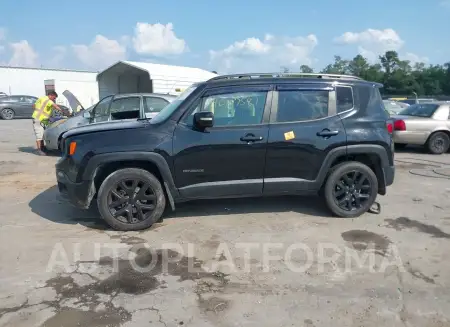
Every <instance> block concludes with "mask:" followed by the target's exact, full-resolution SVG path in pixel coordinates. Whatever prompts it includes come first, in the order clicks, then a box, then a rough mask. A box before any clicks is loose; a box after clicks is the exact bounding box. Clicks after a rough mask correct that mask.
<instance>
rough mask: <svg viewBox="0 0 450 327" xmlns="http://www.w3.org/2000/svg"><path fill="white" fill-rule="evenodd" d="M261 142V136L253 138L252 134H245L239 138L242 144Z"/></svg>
mask: <svg viewBox="0 0 450 327" xmlns="http://www.w3.org/2000/svg"><path fill="white" fill-rule="evenodd" d="M262 140H263V137H262V136H255V135H253V134H247V135H245V136H242V137H241V141H242V142H258V141H262Z"/></svg>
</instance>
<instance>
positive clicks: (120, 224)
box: [97, 168, 166, 231]
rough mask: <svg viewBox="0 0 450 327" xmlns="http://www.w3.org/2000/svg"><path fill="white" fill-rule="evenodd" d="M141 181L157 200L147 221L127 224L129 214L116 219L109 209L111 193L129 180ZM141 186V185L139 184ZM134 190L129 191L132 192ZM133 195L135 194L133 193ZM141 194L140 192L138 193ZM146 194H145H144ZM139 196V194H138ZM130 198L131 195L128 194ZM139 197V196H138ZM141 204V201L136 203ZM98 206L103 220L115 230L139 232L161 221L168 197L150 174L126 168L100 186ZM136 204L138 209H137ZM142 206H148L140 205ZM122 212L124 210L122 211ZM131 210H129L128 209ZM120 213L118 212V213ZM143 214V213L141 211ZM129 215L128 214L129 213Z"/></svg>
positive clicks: (115, 173) (146, 218)
mask: <svg viewBox="0 0 450 327" xmlns="http://www.w3.org/2000/svg"><path fill="white" fill-rule="evenodd" d="M133 179H134V180H140V181H142V183H146V184H148V186H149V188H148V189H149V190H150V191H152V195H151V196H154V198H155V201H156V204H154V207H155V208H154V209H153V211H152V212H148V213H147V214H146V215H145V216H146V217H145V219H143V220H138V219H136V221H134V220H133V222H132V223H130V222H129V220H128V222H125V221H124V220H126V217H125V216H127V217H128V214H126V215H125V214H124V217H120V219H118V218H116V217H114V215H113V213H112V212H111V210H110V208H109V203H110V202H111V201H112V200H111V198H112V196H111V191H112V190H114V189H116V193H117V188H116V186H117V185H118V184H119V183H121V182H124V181H127V180H133ZM139 185H141V184H139ZM131 189H132V188H130V189H128V190H131ZM131 193H133V192H131ZM138 193H139V192H138ZM144 193H145V192H144ZM137 195H139V194H137ZM128 196H129V194H128ZM136 197H137V196H136ZM135 202H139V200H137V201H135ZM97 205H98V210H99V212H100V215H101V216H102V218H103V219H104V220H105V221H106V223H107V224H108V225H109V226H111V227H112V228H113V229H115V230H119V231H137V230H144V229H147V228H150V227H151V226H152V225H153V224H154V223H156V222H159V221H161V218H162V215H163V213H164V209H165V207H166V197H165V194H164V190H163V187H162V185H161V183H160V182H159V180H158V179H157V178H156V177H155V176H154V175H153V174H151V173H150V172H148V171H146V170H144V169H139V168H125V169H119V170H117V171H115V172H113V173H112V174H110V175H109V176H108V177H107V178H106V179H105V180H104V181H103V183H102V185H101V186H100V189H99V191H98V195H97ZM128 205H129V204H127V203H125V204H124V206H128ZM137 205H138V204H136V207H135V208H137ZM140 205H146V204H143V203H140V204H139V206H140ZM121 210H122V209H121ZM128 210H129V209H128ZM117 212H118V211H117ZM141 212H142V211H141ZM127 213H128V212H127ZM136 214H137V213H136Z"/></svg>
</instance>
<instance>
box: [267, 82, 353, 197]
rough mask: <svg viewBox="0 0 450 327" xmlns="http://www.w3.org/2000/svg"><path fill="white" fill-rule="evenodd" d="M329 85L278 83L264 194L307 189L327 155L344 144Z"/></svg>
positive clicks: (273, 107)
mask: <svg viewBox="0 0 450 327" xmlns="http://www.w3.org/2000/svg"><path fill="white" fill-rule="evenodd" d="M345 144H346V133H345V129H344V126H343V124H342V121H341V119H340V118H339V116H338V115H337V113H336V91H335V89H334V87H332V86H331V85H330V84H327V83H323V84H311V85H305V84H301V85H293V84H291V85H277V87H276V91H275V92H274V98H273V102H272V111H271V114H270V125H269V140H268V145H267V155H266V169H265V174H264V194H283V193H291V192H302V191H310V190H311V189H314V187H316V185H315V180H316V179H317V177H318V174H319V171H320V167H321V165H322V163H323V162H324V160H325V158H326V156H327V154H328V153H329V152H330V150H332V149H333V148H335V147H337V146H345Z"/></svg>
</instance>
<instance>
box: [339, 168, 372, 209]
mask: <svg viewBox="0 0 450 327" xmlns="http://www.w3.org/2000/svg"><path fill="white" fill-rule="evenodd" d="M371 193H372V185H371V183H370V178H369V176H368V175H367V174H365V173H364V172H362V171H357V170H355V171H350V172H347V173H344V174H343V175H342V176H341V178H339V179H338V180H337V182H336V183H335V185H334V189H333V196H334V201H335V202H336V204H337V205H338V206H339V208H341V209H343V210H345V211H354V210H357V209H359V208H361V207H363V206H364V205H365V203H366V202H367V201H368V200H369V199H370V197H371V195H372V194H371Z"/></svg>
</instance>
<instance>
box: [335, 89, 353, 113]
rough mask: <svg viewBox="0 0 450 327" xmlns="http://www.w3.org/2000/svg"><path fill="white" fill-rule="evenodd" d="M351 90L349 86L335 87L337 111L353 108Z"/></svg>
mask: <svg viewBox="0 0 450 327" xmlns="http://www.w3.org/2000/svg"><path fill="white" fill-rule="evenodd" d="M353 106H354V105H353V90H352V88H351V87H350V86H338V87H336V110H337V112H338V113H340V112H344V111H347V110H350V109H352V108H353Z"/></svg>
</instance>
